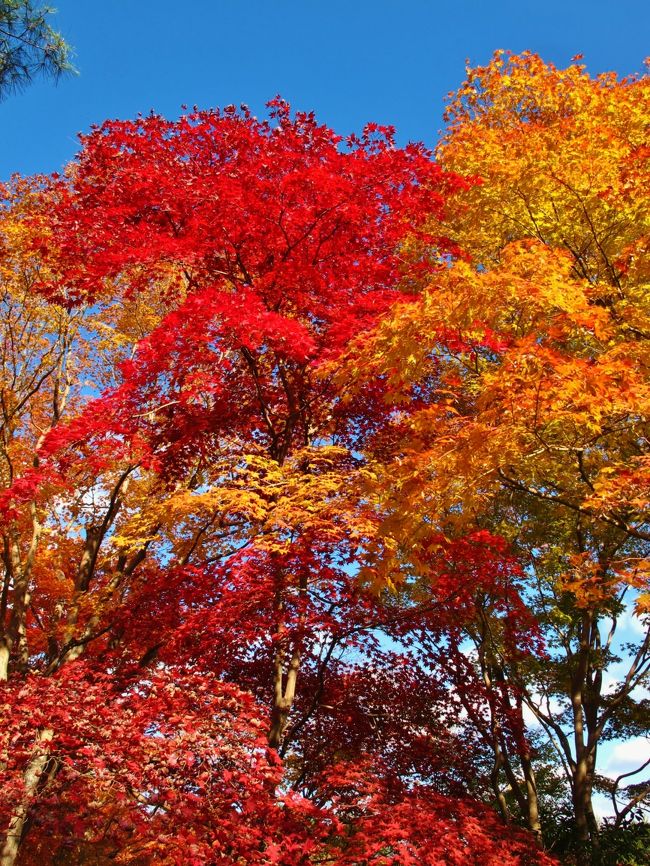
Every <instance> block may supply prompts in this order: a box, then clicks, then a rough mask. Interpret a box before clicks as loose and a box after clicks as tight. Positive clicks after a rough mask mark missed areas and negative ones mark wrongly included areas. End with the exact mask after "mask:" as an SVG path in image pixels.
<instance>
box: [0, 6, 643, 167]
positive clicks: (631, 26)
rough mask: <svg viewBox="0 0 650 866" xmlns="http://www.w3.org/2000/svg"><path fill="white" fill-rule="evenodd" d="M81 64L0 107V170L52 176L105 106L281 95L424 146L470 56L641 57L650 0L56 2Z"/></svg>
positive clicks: (165, 107) (256, 101)
mask: <svg viewBox="0 0 650 866" xmlns="http://www.w3.org/2000/svg"><path fill="white" fill-rule="evenodd" d="M52 3H53V5H55V6H56V7H57V9H58V14H57V16H56V18H55V22H56V25H57V26H58V27H59V28H60V29H61V31H62V32H63V33H64V35H65V36H66V38H67V40H68V41H69V42H70V43H71V44H72V45H73V46H74V48H75V51H76V58H75V62H76V65H77V67H78V69H79V72H80V74H79V75H78V76H75V77H73V78H68V79H67V80H64V81H63V82H61V83H60V84H59V85H58V86H57V87H54V86H53V85H52V83H51V82H48V81H44V82H38V83H36V84H34V85H32V86H31V87H30V88H29V89H28V90H27V91H25V92H23V93H21V94H18V95H16V96H12V97H10V98H9V99H8V100H6V101H5V102H4V103H1V104H0V122H1V123H2V127H1V128H2V130H3V135H2V138H1V139H0V179H6V178H7V177H8V176H9V175H10V174H11V173H12V172H15V171H18V172H20V173H23V174H32V173H36V172H49V171H55V170H58V169H60V168H61V167H62V165H63V164H65V163H66V162H67V161H68V160H70V159H71V158H72V157H73V155H74V154H75V152H76V150H77V141H76V134H77V133H78V132H81V131H85V130H87V129H88V128H89V126H90V124H92V123H99V122H101V121H102V120H104V119H106V118H107V117H122V118H126V117H133V116H135V115H136V114H137V113H138V112H143V113H147V112H149V111H150V110H152V109H153V110H155V111H157V112H160V113H161V114H164V115H166V116H168V117H174V116H176V115H177V114H179V113H180V106H181V105H183V104H187V105H190V106H192V105H194V104H197V105H199V106H201V107H208V106H216V105H226V104H228V103H237V104H238V103H240V102H245V103H246V104H248V105H250V106H251V108H252V109H253V111H254V112H255V113H257V114H261V113H262V112H263V110H264V108H263V107H264V103H265V102H266V101H267V100H268V99H270V98H271V97H273V96H274V95H276V94H277V93H280V94H282V96H284V97H285V98H286V99H288V100H289V101H290V102H291V103H292V104H293V105H294V106H295V107H296V108H300V109H305V110H311V109H313V110H315V111H316V113H317V115H318V117H319V118H320V119H321V120H322V121H324V122H326V123H328V124H330V125H332V126H334V128H335V129H336V130H337V131H338V132H341V133H348V132H351V131H358V130H359V129H360V128H361V127H362V126H363V124H364V123H365V122H366V121H368V120H374V121H376V122H379V123H391V124H394V125H395V126H396V127H397V130H398V139H399V141H400V142H405V141H407V140H423V141H425V142H426V143H428V144H433V143H434V142H435V140H436V136H437V131H438V130H439V129H440V127H441V125H442V108H443V99H444V96H445V94H447V93H448V92H449V91H450V90H452V89H454V88H455V87H457V86H458V85H459V84H460V82H461V81H462V79H463V74H464V67H465V59H466V58H469V59H470V60H471V62H472V63H474V64H476V63H483V62H485V61H487V60H488V59H489V57H490V55H491V54H492V52H493V51H494V50H495V49H496V48H509V49H512V50H513V51H521V50H523V49H525V48H528V49H531V50H533V51H537V52H538V53H540V54H541V55H542V56H543V57H544V58H545V59H548V60H552V61H554V62H555V63H558V64H566V63H568V61H569V60H570V58H571V56H572V55H574V54H577V53H583V54H584V56H585V61H586V62H587V64H588V66H589V68H590V69H591V70H592V71H593V72H600V71H604V70H610V69H614V70H616V71H618V72H620V73H628V72H632V71H635V70H639V69H640V68H641V64H642V61H643V58H644V56H645V55H646V54H648V53H649V52H650V39H649V38H648V37H649V36H650V4H648V3H647V2H641V0H618V2H613V0H563V2H560V0H544V2H529V0H520V2H514V0H495V2H489V0H455V2H440V0H302V2H300V0H249V2H245V0H185V2H184V3H179V2H178V0H52Z"/></svg>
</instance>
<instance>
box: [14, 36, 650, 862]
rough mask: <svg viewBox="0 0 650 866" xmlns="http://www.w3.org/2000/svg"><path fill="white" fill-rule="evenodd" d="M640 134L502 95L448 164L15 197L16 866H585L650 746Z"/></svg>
mask: <svg viewBox="0 0 650 866" xmlns="http://www.w3.org/2000/svg"><path fill="white" fill-rule="evenodd" d="M649 119H650V117H649V111H648V82H647V79H646V78H630V79H625V80H623V81H619V80H618V79H616V78H615V77H614V76H609V75H607V76H601V77H600V78H596V79H593V78H590V77H589V76H588V75H587V73H586V71H585V69H584V67H582V66H580V65H579V64H574V65H573V66H571V67H570V68H569V69H568V70H557V69H555V68H554V67H552V66H548V65H546V64H544V63H543V62H542V61H541V60H539V58H536V57H534V56H532V55H522V56H519V57H510V56H508V55H503V54H502V53H498V54H497V55H496V56H495V58H494V60H493V61H492V63H491V64H489V65H488V66H487V67H484V68H479V69H475V70H470V71H469V72H468V79H467V81H466V82H465V84H464V85H463V87H462V88H461V89H460V90H459V92H458V93H457V94H456V95H455V96H454V97H452V99H451V101H450V104H449V109H448V127H447V131H446V133H445V136H444V138H443V140H442V142H441V144H440V147H439V150H438V152H437V153H436V154H435V156H434V154H432V153H431V152H429V151H427V150H426V149H425V148H424V147H423V146H421V145H413V144H411V145H408V146H406V147H398V146H396V144H395V142H394V139H393V132H392V130H391V129H389V128H382V127H377V126H374V125H368V126H367V127H366V129H365V130H364V131H363V133H362V134H361V135H360V136H351V137H349V138H347V139H342V138H340V137H339V136H337V135H335V134H334V133H333V132H332V130H330V129H328V128H327V127H324V126H321V125H319V124H318V123H317V122H316V120H315V118H314V117H313V116H312V115H311V114H300V113H298V114H292V113H291V112H290V110H289V107H288V106H287V105H286V104H285V103H284V102H282V101H281V100H279V99H278V100H275V101H273V102H271V103H270V104H269V118H268V120H264V121H260V120H258V119H256V118H254V117H252V116H251V115H250V114H249V112H248V111H247V110H246V109H244V108H242V109H235V108H233V107H228V108H226V109H224V110H222V111H216V110H215V111H208V112H195V113H193V114H189V115H186V116H183V117H181V118H180V119H179V120H176V121H167V120H165V119H163V118H161V117H159V116H155V115H152V116H149V117H146V118H140V119H138V120H135V121H109V122H107V123H105V124H104V125H102V126H100V127H98V128H96V129H93V130H92V131H91V132H90V134H88V135H85V136H83V137H82V139H81V151H80V153H79V155H78V157H77V158H76V159H75V161H74V162H73V163H72V164H71V165H70V166H69V167H68V169H67V170H66V172H65V173H64V174H63V176H52V177H47V178H44V177H39V178H30V179H23V178H15V179H14V180H13V181H12V182H11V183H9V184H7V185H6V186H5V187H4V188H3V190H2V192H3V207H2V210H1V211H0V280H1V283H2V294H1V296H0V304H1V305H2V324H1V326H0V328H1V331H0V352H1V353H2V368H1V370H0V396H1V403H0V431H1V434H2V435H1V438H0V538H1V541H2V545H1V546H0V554H1V555H2V562H1V564H0V588H1V590H2V594H1V597H0V708H1V709H2V718H3V722H2V725H1V726H0V790H1V792H2V793H1V795H0V830H1V831H2V838H1V840H0V851H1V853H0V864H2V866H13V864H14V863H16V864H25V866H28V864H49V863H52V864H63V863H65V864H79V866H81V864H97V866H99V864H108V863H120V864H133V866H136V864H137V866H153V864H170V866H171V864H178V866H180V864H189V866H199V864H224V866H228V864H232V866H244V864H260V866H263V864H266V866H271V864H283V866H299V864H304V866H307V864H322V863H327V864H337V866H397V864H399V866H411V864H412V866H416V864H418V866H419V864H430V866H442V864H445V866H447V864H449V866H452V864H453V866H462V864H476V866H496V864H499V866H533V864H535V866H550V864H552V863H555V862H557V861H556V860H555V859H554V857H555V856H556V854H558V855H560V854H561V855H564V854H566V856H567V857H574V858H576V859H574V860H570V861H569V862H579V863H586V862H591V861H589V860H587V859H585V858H586V857H588V856H591V855H592V854H593V852H594V851H600V850H601V849H602V844H604V842H603V843H601V842H600V841H599V839H600V836H601V830H600V828H599V827H598V824H597V821H596V818H595V816H594V810H593V805H592V796H593V793H594V791H595V790H597V789H598V784H599V781H598V779H599V777H598V767H597V749H598V745H599V743H600V742H601V740H602V739H603V738H606V737H614V736H619V737H620V736H627V735H636V733H637V732H638V730H641V729H642V728H643V725H644V721H646V722H647V715H648V708H647V706H646V704H647V701H646V702H645V703H644V701H643V699H642V698H641V699H640V698H639V697H638V694H639V692H638V689H639V687H640V686H642V685H643V682H644V677H646V676H647V672H648V666H649V665H650V655H649V653H650V646H649V638H648V634H647V617H648V611H649V610H650V602H649V599H650V588H649V587H648V580H649V578H650V570H649V569H648V560H647V553H648V549H647V548H648V541H649V540H650V527H649V526H648V514H647V490H648V482H649V480H650V479H649V473H650V462H649V459H650V458H649V451H648V439H647V434H648V428H647V420H648V407H649V402H650V389H649V386H648V363H649V361H650V357H649V354H648V348H647V346H648V343H647V340H648V336H649V334H650V321H649V320H648V316H649V310H648V287H649V285H650V270H649V268H648V259H647V249H648V244H649V243H650V217H649V216H648V214H649V211H648V208H647V198H648V187H649V178H650V174H649V172H648V155H649V154H650V145H649V144H648V140H647V135H648V128H649V127H648V121H649ZM624 612H625V613H626V615H627V616H628V617H633V618H634V621H635V622H636V623H637V626H638V628H637V631H639V630H640V631H641V632H642V637H641V640H640V641H637V644H635V645H634V646H633V647H632V646H631V645H630V647H628V655H629V660H630V664H629V668H628V672H626V674H625V675H624V677H623V679H622V680H621V681H620V683H619V684H618V685H616V686H615V687H614V689H613V690H612V689H609V690H608V689H607V688H606V685H605V684H604V676H605V672H606V670H607V668H608V666H609V665H610V664H611V663H612V660H613V659H614V658H616V659H617V661H619V662H620V658H618V656H616V655H615V652H616V643H615V640H616V638H615V635H616V622H617V619H618V618H620V617H621V615H622V614H623V613H624ZM604 623H613V626H611V627H610V628H609V631H608V629H607V628H605V626H604ZM608 634H609V637H607V635H608ZM555 707H558V709H557V711H556V710H555ZM644 714H645V715H644ZM545 736H546V737H547V740H546V741H544V737H545ZM545 742H546V745H545V744H544V743H545ZM548 742H551V743H552V744H554V745H555V748H556V750H557V752H558V753H559V756H560V758H559V762H558V758H557V755H556V756H555V757H553V756H551V755H550V753H549V749H548ZM558 768H559V769H558ZM635 781H638V778H637V779H636V780H635ZM562 785H564V788H563V789H562V790H564V792H565V794H564V795H565V796H566V801H567V809H568V811H569V812H570V813H571V816H572V818H571V820H572V822H573V824H572V826H573V828H574V830H573V831H572V832H573V836H572V837H571V840H569V841H568V842H567V841H566V837H565V836H562V834H561V833H560V832H559V831H557V826H556V825H555V824H553V821H552V820H551V818H550V817H549V815H550V813H549V811H548V810H549V804H550V803H552V801H553V799H554V798H555V799H557V798H558V797H560V796H564V795H560V794H558V791H560V789H561V788H562ZM554 786H555V787H554ZM611 787H612V786H611V785H610V788H611ZM608 793H609V794H611V796H612V798H613V803H614V807H615V814H616V821H615V826H614V829H616V830H617V831H618V830H623V829H625V828H627V827H628V825H629V823H630V821H631V820H632V819H633V818H635V816H636V815H637V814H638V810H640V809H642V808H643V804H644V802H645V797H646V793H647V792H645V789H643V788H642V787H639V786H636V787H634V786H632V787H631V788H628V787H626V785H625V784H624V783H619V782H617V784H616V786H615V787H614V788H613V790H609V791H608ZM556 831H557V832H556ZM563 846H564V847H563ZM594 856H595V855H594ZM599 856H600V855H599ZM602 856H605V855H604V854H603V855H602ZM594 862H596V861H594ZM599 862H600V861H599ZM603 862H604V861H603ZM626 862H635V861H626Z"/></svg>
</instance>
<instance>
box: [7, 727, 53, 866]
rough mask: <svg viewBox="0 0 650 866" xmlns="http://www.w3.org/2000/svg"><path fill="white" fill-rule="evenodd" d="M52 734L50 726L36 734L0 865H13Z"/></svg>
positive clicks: (42, 770)
mask: <svg viewBox="0 0 650 866" xmlns="http://www.w3.org/2000/svg"><path fill="white" fill-rule="evenodd" d="M53 736H54V732H53V731H52V730H51V729H50V728H45V729H44V730H42V731H40V732H39V734H38V737H37V739H36V747H35V749H34V754H33V756H32V758H31V760H30V762H29V764H28V765H27V769H26V770H25V772H24V774H23V783H24V790H23V795H22V798H21V801H20V803H19V804H18V805H17V806H16V809H15V811H14V813H13V815H12V816H11V819H10V821H9V827H8V829H7V835H6V837H5V841H4V845H3V846H2V851H1V852H0V866H14V863H15V862H16V858H17V857H18V850H19V848H20V843H21V840H22V838H23V832H24V830H25V823H26V821H27V816H28V813H29V807H30V804H31V802H32V800H33V798H34V795H35V794H36V792H37V790H38V786H39V783H40V782H41V779H42V776H43V773H44V772H45V770H46V768H47V764H48V761H49V760H50V756H49V746H48V743H49V742H50V740H51V739H52V737H53Z"/></svg>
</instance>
